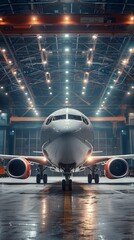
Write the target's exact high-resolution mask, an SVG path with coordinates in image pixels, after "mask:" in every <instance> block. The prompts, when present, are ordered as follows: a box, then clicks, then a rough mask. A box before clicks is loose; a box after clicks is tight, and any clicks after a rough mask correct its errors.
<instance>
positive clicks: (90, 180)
mask: <svg viewBox="0 0 134 240" xmlns="http://www.w3.org/2000/svg"><path fill="white" fill-rule="evenodd" d="M88 183H92V174H88Z"/></svg>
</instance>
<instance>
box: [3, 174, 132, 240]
mask: <svg viewBox="0 0 134 240" xmlns="http://www.w3.org/2000/svg"><path fill="white" fill-rule="evenodd" d="M60 179H61V178H57V177H56V178H55V177H50V178H49V183H48V184H47V185H43V184H40V185H36V184H35V178H33V177H31V178H29V179H28V180H21V181H18V180H15V179H11V178H5V179H4V178H0V239H1V240H7V239H9V240H31V239H37V240H44V239H45V240H60V239H64V240H77V239H80V240H83V239H88V240H130V239H131V240H132V239H134V178H125V179H121V180H114V181H111V180H108V179H106V178H104V177H101V179H100V181H101V183H100V184H99V185H96V184H92V185H88V184H87V183H86V181H87V178H85V177H79V178H78V177H75V178H73V191H72V192H70V191H66V192H63V191H62V190H61V183H60Z"/></svg>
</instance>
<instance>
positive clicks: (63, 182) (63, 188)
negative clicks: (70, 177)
mask: <svg viewBox="0 0 134 240" xmlns="http://www.w3.org/2000/svg"><path fill="white" fill-rule="evenodd" d="M62 190H63V191H65V190H66V181H65V179H63V180H62Z"/></svg>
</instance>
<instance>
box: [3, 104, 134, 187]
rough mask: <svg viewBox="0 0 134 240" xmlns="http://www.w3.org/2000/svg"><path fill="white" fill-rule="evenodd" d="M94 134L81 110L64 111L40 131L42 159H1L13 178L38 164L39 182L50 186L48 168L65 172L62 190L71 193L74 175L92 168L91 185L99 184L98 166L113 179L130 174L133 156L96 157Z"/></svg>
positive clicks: (17, 157) (34, 157)
mask: <svg viewBox="0 0 134 240" xmlns="http://www.w3.org/2000/svg"><path fill="white" fill-rule="evenodd" d="M93 142H94V134H93V127H92V124H91V122H90V120H89V119H88V118H87V117H86V116H85V115H84V114H83V113H81V112H80V111H78V110H76V109H72V108H62V109H59V110H57V111H55V112H53V113H52V114H51V115H49V116H48V117H47V118H46V120H45V121H44V123H43V126H42V129H41V146H42V151H38V153H42V156H18V155H3V154H0V159H1V160H3V161H4V160H5V159H6V160H8V164H7V167H6V171H7V174H8V175H9V176H10V177H12V178H18V179H26V178H28V177H29V176H30V173H31V164H32V163H36V164H38V172H37V175H36V183H37V184H40V182H41V180H42V179H43V182H44V184H46V183H47V174H45V169H46V168H49V169H50V170H52V171H56V172H62V173H63V175H64V177H65V179H63V180H62V190H63V191H65V190H66V188H68V189H69V190H72V180H71V175H72V174H73V173H74V172H80V171H83V170H85V169H86V168H88V169H89V174H88V183H89V184H90V183H92V180H94V181H95V183H96V184H98V183H99V170H98V165H99V164H104V172H105V176H106V177H107V178H110V179H117V178H123V177H125V176H127V175H128V172H129V166H128V163H127V160H128V159H134V154H128V155H110V156H95V154H96V152H95V151H93Z"/></svg>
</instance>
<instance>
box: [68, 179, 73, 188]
mask: <svg viewBox="0 0 134 240" xmlns="http://www.w3.org/2000/svg"><path fill="white" fill-rule="evenodd" d="M68 188H69V190H70V191H72V180H71V179H70V180H69V182H68Z"/></svg>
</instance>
